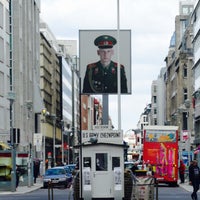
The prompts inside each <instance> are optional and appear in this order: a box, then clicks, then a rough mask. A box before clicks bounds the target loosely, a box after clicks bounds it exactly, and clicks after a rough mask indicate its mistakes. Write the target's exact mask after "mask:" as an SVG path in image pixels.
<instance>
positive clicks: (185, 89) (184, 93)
mask: <svg viewBox="0 0 200 200" xmlns="http://www.w3.org/2000/svg"><path fill="white" fill-rule="evenodd" d="M187 98H188V95H187V88H183V101H184V102H185V100H186V99H187Z"/></svg>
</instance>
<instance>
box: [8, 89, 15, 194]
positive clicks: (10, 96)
mask: <svg viewBox="0 0 200 200" xmlns="http://www.w3.org/2000/svg"><path fill="white" fill-rule="evenodd" d="M7 99H8V100H9V101H10V143H11V157H12V171H11V192H15V191H16V150H15V144H14V141H13V139H14V138H13V103H14V100H15V93H14V92H12V91H10V92H8V98H7Z"/></svg>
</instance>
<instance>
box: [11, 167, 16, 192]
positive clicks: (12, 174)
mask: <svg viewBox="0 0 200 200" xmlns="http://www.w3.org/2000/svg"><path fill="white" fill-rule="evenodd" d="M15 191H16V177H15V173H14V171H13V170H12V171H11V192H15Z"/></svg>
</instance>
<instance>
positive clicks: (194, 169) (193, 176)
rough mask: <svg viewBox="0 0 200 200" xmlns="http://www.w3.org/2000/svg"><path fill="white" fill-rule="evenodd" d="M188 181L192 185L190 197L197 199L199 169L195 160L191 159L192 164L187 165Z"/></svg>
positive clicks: (199, 180) (199, 181)
mask: <svg viewBox="0 0 200 200" xmlns="http://www.w3.org/2000/svg"><path fill="white" fill-rule="evenodd" d="M189 181H190V184H191V185H192V187H193V192H192V194H191V197H192V199H193V200H197V199H198V198H197V191H198V190H199V184H200V169H199V166H198V164H197V161H196V160H193V163H192V165H191V166H190V167H189Z"/></svg>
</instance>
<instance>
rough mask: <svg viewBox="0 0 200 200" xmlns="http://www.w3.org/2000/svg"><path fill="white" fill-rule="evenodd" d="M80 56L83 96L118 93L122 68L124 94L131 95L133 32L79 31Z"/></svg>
mask: <svg viewBox="0 0 200 200" xmlns="http://www.w3.org/2000/svg"><path fill="white" fill-rule="evenodd" d="M118 38H119V41H117V40H118ZM117 45H119V54H118V46H117ZM118 55H119V57H118ZM79 57H80V58H79V59H80V77H81V92H82V94H117V93H118V88H117V86H118V80H117V79H118V67H119V66H120V75H121V90H120V92H121V94H131V31H130V30H120V31H119V37H118V32H117V30H79ZM118 61H119V62H120V65H119V64H118Z"/></svg>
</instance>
